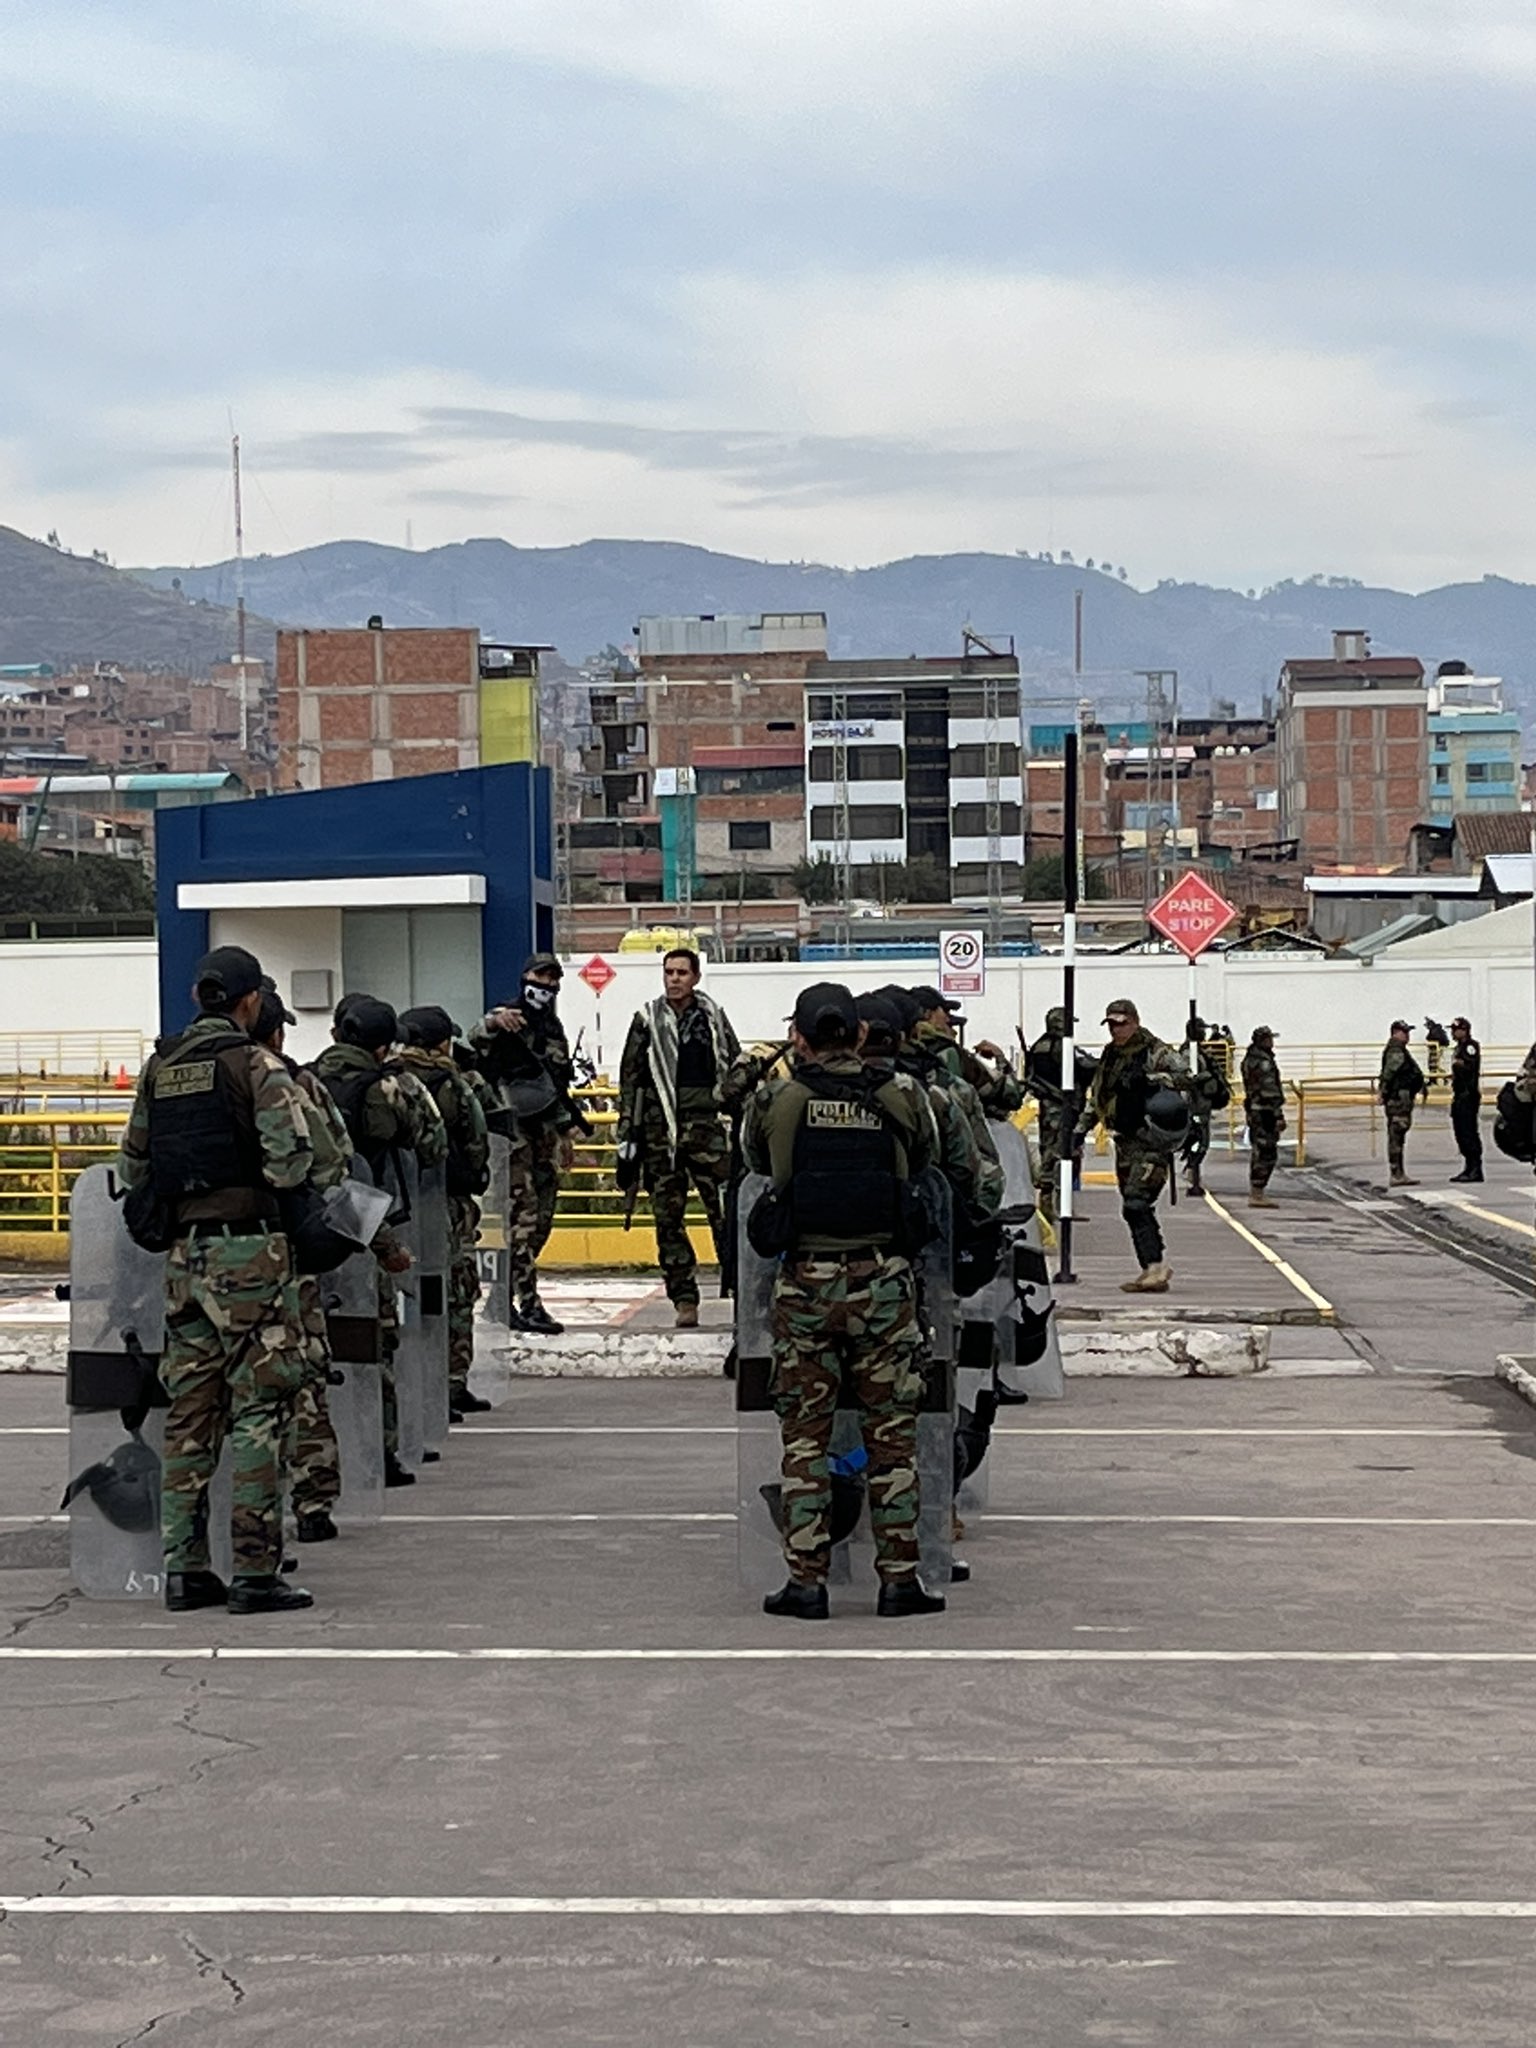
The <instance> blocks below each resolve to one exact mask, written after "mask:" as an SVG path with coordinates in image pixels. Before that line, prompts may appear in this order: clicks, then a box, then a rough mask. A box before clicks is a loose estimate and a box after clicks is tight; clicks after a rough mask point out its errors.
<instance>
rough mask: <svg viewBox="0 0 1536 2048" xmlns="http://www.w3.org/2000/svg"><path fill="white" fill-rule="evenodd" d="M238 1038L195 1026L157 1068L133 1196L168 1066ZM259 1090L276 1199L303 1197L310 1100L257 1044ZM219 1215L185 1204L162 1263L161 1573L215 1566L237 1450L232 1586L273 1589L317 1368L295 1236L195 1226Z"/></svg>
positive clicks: (261, 1136)
mask: <svg viewBox="0 0 1536 2048" xmlns="http://www.w3.org/2000/svg"><path fill="white" fill-rule="evenodd" d="M231 1029H232V1026H231V1025H230V1022H229V1020H228V1019H227V1018H225V1017H206V1016H205V1017H199V1018H198V1019H197V1020H196V1021H195V1022H194V1023H193V1024H192V1025H191V1027H190V1028H189V1029H188V1031H187V1032H186V1033H185V1034H184V1035H183V1036H182V1037H181V1038H179V1039H174V1040H170V1041H166V1042H165V1043H164V1044H163V1045H162V1047H161V1048H160V1049H159V1051H157V1054H156V1056H155V1058H153V1059H151V1060H150V1061H149V1063H148V1064H147V1066H146V1067H145V1070H144V1072H143V1074H142V1075H141V1076H140V1079H139V1087H138V1093H137V1095H136V1096H135V1097H134V1103H133V1109H132V1112H131V1113H130V1115H129V1119H128V1128H127V1130H126V1131H125V1132H124V1134H123V1141H122V1146H121V1148H120V1150H119V1153H118V1158H117V1173H118V1177H119V1179H120V1180H121V1181H122V1182H123V1184H124V1186H126V1187H128V1188H130V1189H131V1188H137V1187H141V1186H143V1185H145V1184H146V1183H147V1182H148V1180H149V1178H150V1171H151V1169H150V1101H151V1097H152V1095H153V1091H154V1087H155V1081H156V1076H157V1074H158V1072H159V1071H160V1068H161V1065H162V1057H163V1056H166V1055H172V1054H174V1055H176V1056H178V1063H179V1059H180V1056H183V1055H185V1054H186V1053H187V1052H189V1051H192V1050H195V1047H196V1043H197V1041H198V1039H199V1038H200V1037H201V1038H206V1039H207V1040H209V1042H210V1043H211V1042H213V1041H214V1040H216V1039H218V1038H221V1037H224V1038H227V1037H228V1035H229V1033H230V1031H231ZM208 1085H209V1088H210V1091H211V1089H212V1082H211V1081H210V1082H209V1084H208ZM250 1087H251V1101H252V1107H253V1112H254V1119H255V1131H256V1137H257V1139H258V1141H259V1144H260V1148H261V1164H262V1172H263V1174H264V1176H265V1178H266V1180H267V1182H268V1183H269V1184H270V1186H271V1187H273V1188H295V1187H299V1186H300V1185H302V1183H303V1182H304V1181H306V1180H307V1179H308V1178H309V1175H310V1170H311V1166H312V1164H313V1152H312V1150H311V1146H310V1139H309V1127H308V1122H307V1119H306V1117H305V1114H304V1099H303V1096H302V1095H301V1094H300V1092H299V1091H298V1089H297V1088H295V1087H294V1085H293V1083H292V1081H291V1080H290V1079H289V1077H288V1074H287V1071H286V1069H285V1068H284V1066H283V1063H282V1061H281V1060H280V1059H278V1058H277V1057H276V1055H275V1054H273V1053H269V1052H265V1051H263V1050H262V1049H261V1048H260V1047H259V1046H256V1045H252V1046H251V1048H250ZM214 1206H216V1204H215V1203H213V1202H210V1201H205V1200H203V1199H201V1198H195V1197H194V1198H189V1199H188V1200H185V1201H183V1202H182V1203H181V1204H180V1214H181V1217H182V1219H183V1220H184V1221H185V1222H187V1223H188V1225H189V1228H188V1229H186V1230H185V1231H184V1232H183V1234H181V1235H179V1236H178V1237H177V1239H176V1241H175V1243H174V1244H173V1245H172V1246H171V1249H170V1251H169V1252H168V1253H167V1254H166V1260H165V1348H164V1350H163V1352H162V1354H161V1360H160V1378H161V1380H162V1382H163V1384H164V1386H165V1390H166V1392H167V1393H168V1394H169V1395H170V1397H171V1401H170V1407H169V1408H168V1410H167V1411H166V1418H165V1459H164V1465H163V1469H162V1473H161V1480H160V1520H161V1534H162V1538H163V1541H164V1545H165V1568H166V1571H167V1572H168V1573H172V1572H176V1573H186V1572H206V1571H207V1570H208V1568H209V1560H208V1487H209V1482H210V1481H211V1480H212V1477H213V1471H214V1467H215V1465H216V1464H217V1463H218V1460H219V1453H220V1451H221V1449H222V1448H223V1445H224V1443H225V1440H226V1439H228V1442H229V1445H230V1453H231V1462H232V1467H233V1474H232V1476H233V1482H234V1484H233V1513H232V1517H231V1530H232V1535H233V1544H234V1563H235V1575H236V1577H237V1578H267V1577H270V1576H271V1575H272V1574H273V1573H275V1572H276V1570H277V1568H278V1565H279V1564H280V1562H281V1560H282V1512H281V1502H282V1454H283V1446H284V1439H285V1436H286V1432H287V1429H288V1424H289V1417H290V1415H291V1413H292V1410H293V1404H294V1399H295V1396H296V1395H297V1393H298V1391H299V1388H300V1387H301V1386H302V1384H303V1382H304V1379H305V1376H306V1373H307V1370H308V1339H307V1335H306V1332H305V1328H304V1322H303V1312H302V1309H301V1306H300V1302H299V1288H298V1277H297V1275H296V1274H295V1272H294V1270H293V1262H292V1259H291V1257H290V1254H289V1249H288V1240H287V1238H286V1237H284V1236H283V1235H282V1233H281V1232H280V1231H278V1230H275V1229H267V1228H264V1227H263V1226H262V1225H260V1224H258V1223H255V1222H251V1223H250V1224H249V1225H246V1224H241V1223H224V1224H219V1223H217V1222H210V1223H207V1224H205V1225H201V1226H199V1225H198V1224H197V1223H196V1220H195V1216H196V1211H197V1210H198V1209H199V1208H202V1209H204V1210H205V1211H206V1210H209V1209H211V1208H212V1207H214ZM189 1212H190V1213H189Z"/></svg>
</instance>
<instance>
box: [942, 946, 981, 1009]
mask: <svg viewBox="0 0 1536 2048" xmlns="http://www.w3.org/2000/svg"><path fill="white" fill-rule="evenodd" d="M986 983H987V952H986V942H985V940H984V939H983V937H982V934H981V933H980V932H977V931H968V932H940V933H939V993H940V995H945V996H979V995H980V994H981V993H982V991H983V989H984V988H985V987H986Z"/></svg>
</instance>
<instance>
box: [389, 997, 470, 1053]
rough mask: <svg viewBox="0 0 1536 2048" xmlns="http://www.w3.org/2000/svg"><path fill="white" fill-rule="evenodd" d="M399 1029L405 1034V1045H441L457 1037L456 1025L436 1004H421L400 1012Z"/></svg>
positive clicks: (457, 1029) (457, 1028)
mask: <svg viewBox="0 0 1536 2048" xmlns="http://www.w3.org/2000/svg"><path fill="white" fill-rule="evenodd" d="M400 1029H401V1030H402V1031H403V1032H404V1034H405V1042H406V1044H407V1045H441V1044H442V1043H443V1041H444V1040H445V1039H448V1038H457V1037H458V1035H459V1027H458V1025H457V1024H455V1023H454V1021H453V1019H452V1018H451V1017H450V1016H449V1014H448V1012H447V1011H446V1010H444V1009H442V1008H441V1007H440V1006H439V1005H438V1004H436V1003H422V1004H421V1005H420V1006H419V1007H418V1008H416V1009H414V1010H402V1011H401V1012H400Z"/></svg>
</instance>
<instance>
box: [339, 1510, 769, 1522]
mask: <svg viewBox="0 0 1536 2048" xmlns="http://www.w3.org/2000/svg"><path fill="white" fill-rule="evenodd" d="M379 1519H380V1522H381V1523H383V1524H385V1525H387V1524H389V1523H390V1522H734V1521H735V1519H736V1517H735V1515H734V1514H708V1515H670V1514H668V1515H663V1514H632V1515H631V1514H600V1515H599V1514H593V1515H570V1514H558V1515H556V1514H548V1515H541V1514H532V1513H529V1514H509V1515H382V1516H380V1518H379Z"/></svg>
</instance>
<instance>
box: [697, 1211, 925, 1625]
mask: <svg viewBox="0 0 1536 2048" xmlns="http://www.w3.org/2000/svg"><path fill="white" fill-rule="evenodd" d="M768 1186H769V1182H768V1180H767V1178H766V1176H764V1175H761V1174H748V1175H747V1176H746V1177H745V1179H744V1180H743V1181H742V1183H741V1187H740V1190H739V1194H738V1199H737V1205H736V1215H737V1269H736V1295H735V1305H736V1325H735V1327H736V1474H737V1488H736V1495H737V1508H736V1555H737V1570H738V1574H739V1577H740V1579H741V1582H742V1584H743V1585H744V1586H746V1587H748V1588H749V1589H750V1590H751V1591H753V1592H756V1593H767V1592H772V1591H773V1590H774V1589H775V1588H776V1587H778V1586H780V1585H782V1583H783V1581H784V1574H785V1564H784V1551H783V1546H782V1543H781V1541H780V1537H779V1501H780V1491H779V1489H780V1485H781V1482H782V1475H783V1444H782V1439H781V1436H780V1433H779V1426H778V1418H777V1414H776V1412H775V1408H774V1403H773V1393H772V1378H773V1338H772V1304H773V1282H774V1277H775V1274H776V1272H777V1261H775V1260H771V1259H764V1258H762V1257H761V1256H760V1254H758V1253H757V1252H756V1251H754V1250H753V1248H752V1245H751V1243H750V1241H749V1240H748V1237H747V1220H748V1218H749V1217H750V1215H751V1213H752V1208H753V1204H754V1203H755V1202H756V1200H757V1199H758V1197H759V1196H760V1195H761V1194H762V1193H763V1192H764V1190H765V1189H766V1188H767V1187H768ZM946 1192H947V1191H946ZM945 1208H946V1213H947V1203H946V1204H945ZM949 1261H950V1247H949V1243H948V1239H947V1237H946V1238H944V1240H943V1241H942V1242H940V1243H938V1244H936V1245H934V1246H931V1247H929V1248H928V1251H927V1252H926V1253H925V1254H924V1257H923V1259H922V1260H921V1261H919V1262H917V1263H918V1266H919V1313H920V1315H921V1316H922V1317H923V1320H924V1324H925V1328H926V1329H927V1331H928V1332H929V1333H930V1334H929V1345H928V1350H927V1353H926V1359H927V1365H926V1373H925V1378H926V1382H927V1395H926V1398H925V1401H924V1405H923V1411H922V1413H921V1414H920V1415H919V1417H918V1427H917V1465H918V1488H919V1494H920V1503H921V1504H920V1507H919V1511H918V1547H919V1552H920V1556H921V1567H920V1568H921V1572H922V1576H923V1578H924V1579H925V1580H926V1582H927V1583H928V1584H929V1585H930V1586H932V1587H934V1588H941V1587H943V1586H945V1585H947V1583H948V1580H949V1575H950V1564H951V1547H952V1510H951V1495H952V1489H953V1484H954V1476H953V1458H954V1352H953V1345H954V1340H955V1332H956V1328H957V1325H956V1321H955V1317H954V1303H953V1290H952V1288H951V1287H950V1282H949ZM865 1462H866V1461H865V1456H864V1444H863V1436H862V1433H861V1430H860V1426H859V1411H858V1409H857V1408H856V1407H852V1406H850V1407H840V1408H839V1409H838V1412H837V1417H836V1420H835V1422H834V1424H833V1429H832V1441H831V1451H830V1459H829V1463H830V1467H831V1481H832V1538H833V1548H832V1562H831V1569H830V1572H829V1574H828V1578H829V1583H830V1584H832V1585H835V1586H855V1585H856V1586H858V1587H860V1588H867V1590H868V1591H869V1592H870V1594H871V1596H872V1595H873V1592H874V1588H875V1584H876V1575H875V1570H874V1539H873V1536H872V1534H871V1530H870V1525H869V1514H868V1501H867V1489H866V1484H865V1478H864V1472H865Z"/></svg>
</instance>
